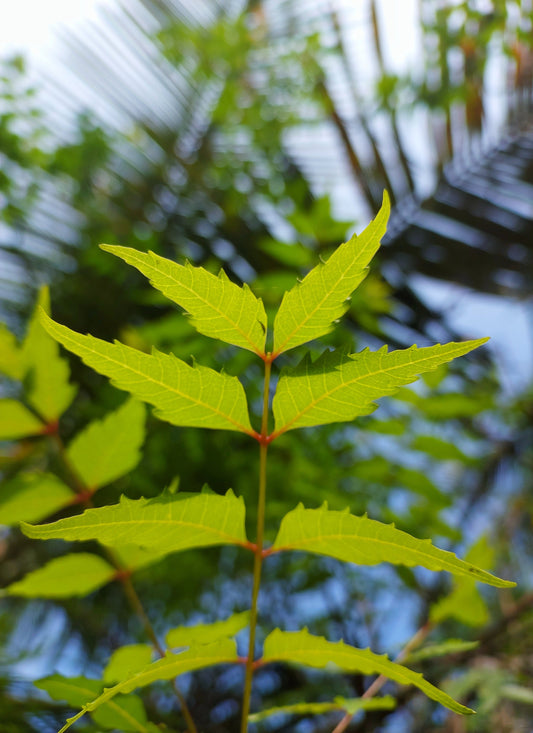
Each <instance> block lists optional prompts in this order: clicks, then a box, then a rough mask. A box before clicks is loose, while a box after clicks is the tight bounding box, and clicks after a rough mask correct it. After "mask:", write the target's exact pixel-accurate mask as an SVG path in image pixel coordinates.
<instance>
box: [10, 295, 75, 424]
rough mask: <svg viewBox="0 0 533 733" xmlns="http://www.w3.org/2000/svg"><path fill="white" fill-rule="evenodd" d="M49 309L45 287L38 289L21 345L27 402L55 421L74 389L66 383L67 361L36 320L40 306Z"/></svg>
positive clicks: (69, 400)
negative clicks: (26, 381)
mask: <svg viewBox="0 0 533 733" xmlns="http://www.w3.org/2000/svg"><path fill="white" fill-rule="evenodd" d="M41 308H42V309H43V310H44V311H45V312H46V313H49V312H50V296H49V294H48V288H41V291H40V293H39V299H38V301H37V306H36V308H35V311H34V313H33V316H32V318H31V321H30V325H29V328H28V332H27V334H26V338H25V339H24V343H23V345H22V354H23V359H24V365H25V371H26V372H28V373H29V381H30V387H29V390H28V402H29V403H30V405H31V406H32V407H34V408H35V409H36V410H37V412H38V413H39V415H42V417H43V418H45V419H46V420H47V421H49V422H52V421H55V420H57V419H58V418H59V417H60V416H61V415H62V414H63V413H64V412H65V410H66V409H67V407H68V406H69V405H70V403H71V402H72V400H73V399H74V396H75V394H76V388H75V387H74V386H73V385H72V384H69V377H70V370H69V367H68V363H67V362H66V360H65V359H63V358H62V357H61V356H60V355H59V347H58V345H57V344H56V342H55V341H54V340H53V339H52V338H50V336H49V335H48V334H47V333H46V331H45V329H44V328H43V325H42V323H41V321H40V319H39V312H40V309H41Z"/></svg>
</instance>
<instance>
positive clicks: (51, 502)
mask: <svg viewBox="0 0 533 733" xmlns="http://www.w3.org/2000/svg"><path fill="white" fill-rule="evenodd" d="M73 496H74V494H73V492H72V490H71V489H69V487H68V486H66V485H65V484H64V483H63V482H62V481H60V480H59V479H58V478H57V476H54V475H53V474H49V473H38V472H35V473H22V472H21V473H19V474H17V475H16V476H14V477H13V478H12V479H11V480H10V481H6V482H5V483H4V484H2V489H1V491H0V524H4V525H7V526H11V525H13V524H18V523H19V522H40V521H41V519H45V517H48V516H49V515H50V514H53V513H54V512H56V511H57V510H58V509H61V507H64V506H66V505H67V504H69V502H70V501H72V498H73Z"/></svg>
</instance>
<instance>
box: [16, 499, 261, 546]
mask: <svg viewBox="0 0 533 733" xmlns="http://www.w3.org/2000/svg"><path fill="white" fill-rule="evenodd" d="M244 512H245V510H244V501H243V499H242V498H237V497H236V496H235V494H234V493H233V492H232V491H231V490H230V491H228V493H227V494H226V495H225V496H219V495H218V494H213V493H207V492H206V493H204V492H203V493H201V494H168V493H165V494H163V495H162V496H159V497H157V498H156V499H128V498H127V497H125V496H122V497H121V500H120V503H119V504H114V505H112V506H104V507H98V508H95V509H86V510H85V511H84V512H83V514H79V515H77V516H75V517H67V518H66V519H60V520H59V521H57V522H53V523H51V524H42V525H38V526H36V525H32V524H25V523H23V524H22V525H21V527H22V531H23V532H24V533H25V534H27V535H28V537H33V538H34V539H41V540H48V539H63V540H79V541H84V540H98V541H99V542H101V543H102V544H103V545H108V546H110V547H121V546H123V545H138V546H140V547H144V548H146V549H148V550H153V551H161V552H166V553H171V552H179V551H181V550H188V549H190V548H192V547H209V546H212V545H242V544H246V542H247V540H246V533H245V528H244Z"/></svg>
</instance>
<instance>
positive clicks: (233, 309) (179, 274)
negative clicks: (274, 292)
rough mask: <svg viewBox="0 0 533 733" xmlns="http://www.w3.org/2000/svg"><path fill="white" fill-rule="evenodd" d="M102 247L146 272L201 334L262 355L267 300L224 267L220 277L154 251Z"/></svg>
mask: <svg viewBox="0 0 533 733" xmlns="http://www.w3.org/2000/svg"><path fill="white" fill-rule="evenodd" d="M100 246H101V248H102V249H103V250H105V251H106V252H111V254H114V255H116V256H117V257H120V258H121V259H123V260H124V262H127V263H128V264H129V265H132V266H133V267H136V268H137V269H138V270H139V271H140V272H142V273H143V275H146V277H148V278H149V280H150V283H151V284H152V285H153V286H154V288H157V289H158V290H160V291H161V292H162V293H163V295H165V296H166V297H167V298H169V299H170V300H172V301H174V303H177V304H178V305H179V306H181V308H183V309H184V310H185V312H186V314H187V315H188V316H189V317H190V319H191V323H192V324H193V326H194V327H195V328H196V329H197V330H198V331H199V332H200V333H203V334H204V335H205V336H210V337H211V338H216V339H220V340H221V341H225V342H226V343H228V344H233V345H234V346H240V347H241V348H242V349H248V350H249V351H254V352H255V353H257V354H259V355H262V354H264V351H265V339H266V331H267V316H266V313H265V308H264V306H263V302H262V301H261V299H260V298H256V296H255V295H254V294H253V293H252V291H251V290H250V288H249V287H248V286H247V285H244V286H243V287H242V288H241V287H239V285H236V284H235V283H232V282H231V281H230V280H229V279H228V277H227V275H226V274H225V273H224V271H223V270H221V272H220V274H219V276H218V277H216V276H215V275H212V274H211V273H210V272H207V270H204V268H203V267H194V266H193V265H191V264H189V263H187V264H186V265H184V266H183V265H178V264H177V263H176V262H172V260H168V259H165V258H164V257H160V256H159V255H156V254H154V253H153V252H148V253H145V252H139V251H138V250H135V249H131V248H130V247H118V246H113V245H109V244H102V245H100Z"/></svg>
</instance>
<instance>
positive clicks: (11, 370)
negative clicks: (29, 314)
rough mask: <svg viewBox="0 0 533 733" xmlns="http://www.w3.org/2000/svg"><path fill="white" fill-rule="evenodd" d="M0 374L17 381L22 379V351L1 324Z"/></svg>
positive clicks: (13, 337)
mask: <svg viewBox="0 0 533 733" xmlns="http://www.w3.org/2000/svg"><path fill="white" fill-rule="evenodd" d="M0 372H1V373H2V374H5V375H6V376H7V377H11V379H17V380H19V381H20V380H21V379H22V378H23V377H24V359H23V358H22V350H21V349H20V347H19V345H18V344H17V339H16V338H15V336H14V335H13V334H12V333H11V331H10V330H9V329H8V328H7V327H6V326H5V325H4V324H3V323H0Z"/></svg>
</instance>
